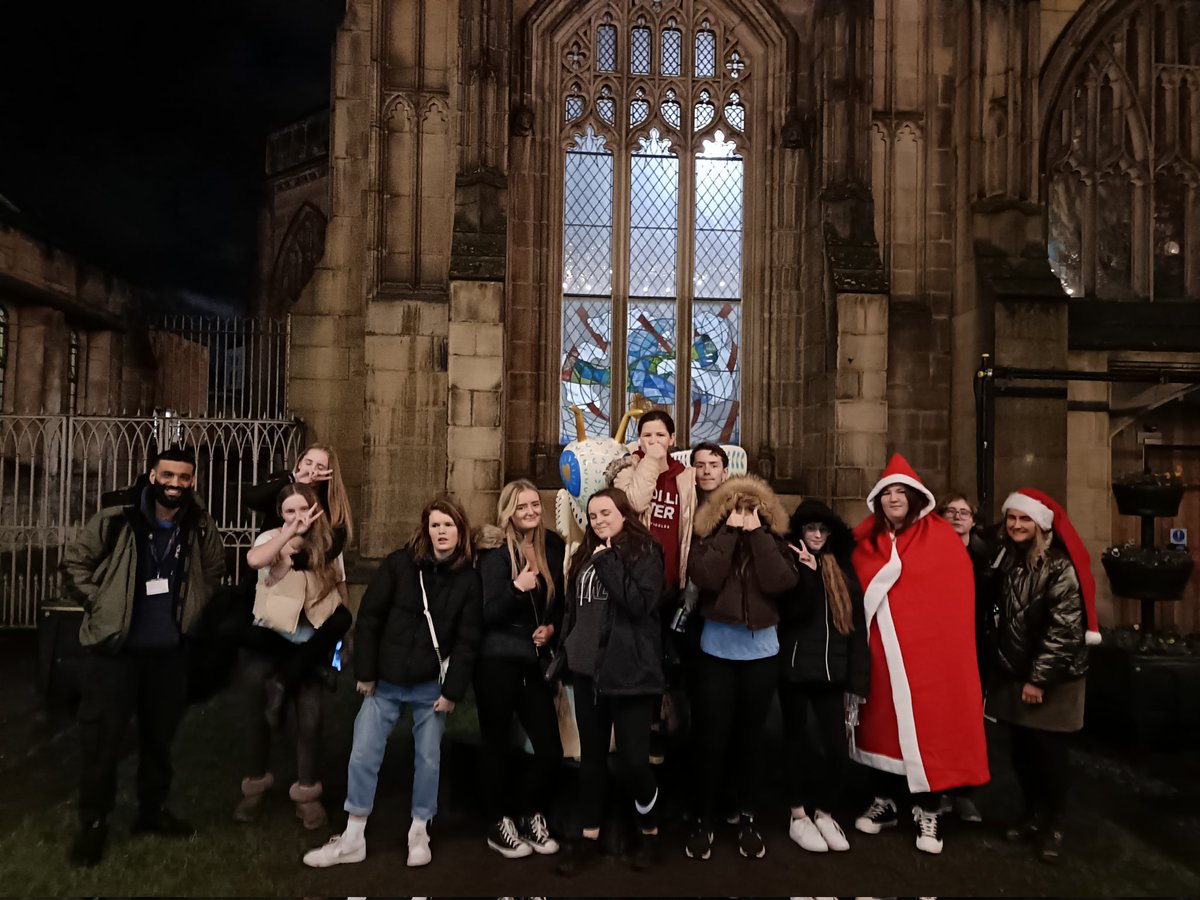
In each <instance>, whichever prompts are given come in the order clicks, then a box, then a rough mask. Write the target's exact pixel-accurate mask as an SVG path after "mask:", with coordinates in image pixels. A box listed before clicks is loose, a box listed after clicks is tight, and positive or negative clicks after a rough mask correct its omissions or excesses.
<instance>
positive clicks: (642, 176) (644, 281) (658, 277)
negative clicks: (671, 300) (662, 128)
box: [629, 129, 679, 297]
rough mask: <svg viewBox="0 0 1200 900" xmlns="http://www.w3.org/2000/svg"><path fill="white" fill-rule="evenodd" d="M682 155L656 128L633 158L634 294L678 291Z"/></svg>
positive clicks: (631, 246)
mask: <svg viewBox="0 0 1200 900" xmlns="http://www.w3.org/2000/svg"><path fill="white" fill-rule="evenodd" d="M678 230H679V158H678V157H677V156H672V155H671V144H670V141H668V140H665V139H660V138H659V134H658V130H657V129H652V130H651V132H650V137H649V139H646V138H643V139H642V140H641V147H640V149H639V150H638V151H637V152H636V153H634V154H633V155H632V156H631V157H630V162H629V295H630V296H631V297H673V296H675V273H676V263H677V246H678V237H679V231H678Z"/></svg>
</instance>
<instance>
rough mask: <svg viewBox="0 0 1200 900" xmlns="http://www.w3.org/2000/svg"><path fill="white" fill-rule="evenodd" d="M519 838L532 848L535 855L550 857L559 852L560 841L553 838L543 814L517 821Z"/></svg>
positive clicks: (535, 814) (523, 817)
mask: <svg viewBox="0 0 1200 900" xmlns="http://www.w3.org/2000/svg"><path fill="white" fill-rule="evenodd" d="M517 836H518V837H520V838H521V840H523V841H524V842H525V843H527V844H528V845H529V846H530V847H532V848H533V852H534V853H541V854H543V855H549V854H551V853H557V852H558V841H556V840H555V839H554V838H553V837H551V835H550V828H549V826H547V825H546V817H545V816H543V815H542V814H541V813H534V814H533V815H532V816H522V817H521V818H520V819H519V820H518V821H517Z"/></svg>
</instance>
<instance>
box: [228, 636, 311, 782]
mask: <svg viewBox="0 0 1200 900" xmlns="http://www.w3.org/2000/svg"><path fill="white" fill-rule="evenodd" d="M256 630H258V631H266V630H267V629H265V628H256ZM273 637H276V638H278V639H279V641H280V642H281V643H282V644H288V642H287V641H285V640H283V638H279V636H278V635H273ZM291 646H295V647H296V650H297V652H298V651H299V650H300V649H302V648H303V647H304V644H300V645H298V646H297V645H291ZM285 655H286V650H283V649H281V651H280V653H279V654H278V655H276V654H264V653H260V652H258V651H255V650H248V649H247V650H243V651H242V679H241V696H242V718H243V724H242V727H243V728H244V729H245V735H246V749H245V752H246V761H245V765H244V774H245V775H246V776H247V777H248V778H261V777H262V776H263V775H266V774H267V770H268V769H269V768H270V766H271V726H270V725H268V724H267V718H266V716H265V715H264V714H263V710H264V709H265V708H266V703H267V698H266V692H265V690H264V685H265V684H266V681H267V679H268V678H270V677H271V676H272V675H273V674H274V673H275V672H276V670H277V667H278V666H279V663H280V661H281V659H283V657H284V656H285ZM321 690H322V688H321V684H320V683H319V682H318V681H317V680H316V679H315V678H313V677H312V676H311V674H310V677H309V678H307V679H306V680H304V681H302V682H301V683H300V685H299V686H298V687H297V688H296V689H295V690H294V691H293V692H292V694H291V695H290V698H289V705H290V712H291V716H290V717H289V718H290V724H291V727H292V728H293V729H294V732H295V736H296V780H297V781H298V782H299V783H300V784H303V785H312V784H316V783H317V781H318V775H317V773H318V764H319V755H320V748H321Z"/></svg>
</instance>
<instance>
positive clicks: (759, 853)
mask: <svg viewBox="0 0 1200 900" xmlns="http://www.w3.org/2000/svg"><path fill="white" fill-rule="evenodd" d="M737 841H738V853H740V854H742V856H744V857H746V858H747V859H762V858H763V857H764V856H766V855H767V845H766V844H764V843H763V839H762V835H761V834H759V833H758V829H757V828H755V827H754V816H752V815H751V814H750V813H742V816H741V818H740V819H739V820H738V832H737Z"/></svg>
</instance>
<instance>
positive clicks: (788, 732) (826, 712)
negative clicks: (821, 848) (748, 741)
mask: <svg viewBox="0 0 1200 900" xmlns="http://www.w3.org/2000/svg"><path fill="white" fill-rule="evenodd" d="M843 693H844V689H843V688H842V686H841V685H839V684H829V683H828V682H796V681H788V680H786V679H783V680H781V681H780V682H779V706H780V710H781V711H782V713H783V754H784V756H783V760H784V772H785V775H784V778H785V788H786V790H787V802H788V805H789V806H803V807H804V811H805V812H806V813H808V814H809V815H810V816H811V815H815V813H816V811H817V810H818V809H820V810H824V811H825V812H830V811H832V810H833V808H834V807H835V806H836V805H838V804H840V803H841V802H843V801H844V800H845V799H846V797H845V791H846V782H847V776H848V770H849V766H850V756H849V753H850V751H849V749H848V748H847V743H846V705H845V701H844V700H843ZM810 710H811V711H812V718H813V724H815V725H816V731H817V737H818V738H819V744H820V746H815V745H814V744H813V741H812V739H811V738H810V737H809V734H808V716H809V711H810Z"/></svg>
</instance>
